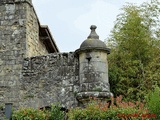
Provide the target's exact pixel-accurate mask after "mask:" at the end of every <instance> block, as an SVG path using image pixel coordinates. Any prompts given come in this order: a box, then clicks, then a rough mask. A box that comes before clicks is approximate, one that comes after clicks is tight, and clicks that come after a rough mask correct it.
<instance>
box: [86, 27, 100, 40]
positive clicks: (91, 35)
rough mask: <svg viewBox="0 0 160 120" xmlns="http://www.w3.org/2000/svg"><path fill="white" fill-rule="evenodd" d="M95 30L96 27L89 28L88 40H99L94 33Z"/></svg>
mask: <svg viewBox="0 0 160 120" xmlns="http://www.w3.org/2000/svg"><path fill="white" fill-rule="evenodd" d="M96 28H97V26H95V25H91V27H90V29H91V33H90V35H89V36H88V38H91V39H99V36H98V35H97V33H96V31H95V30H96Z"/></svg>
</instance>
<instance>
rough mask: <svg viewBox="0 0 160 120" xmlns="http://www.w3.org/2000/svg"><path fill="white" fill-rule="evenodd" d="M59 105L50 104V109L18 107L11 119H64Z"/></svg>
mask: <svg viewBox="0 0 160 120" xmlns="http://www.w3.org/2000/svg"><path fill="white" fill-rule="evenodd" d="M60 109H61V107H60V105H52V106H51V109H50V110H45V109H44V110H40V109H34V108H20V109H19V110H17V111H14V112H13V115H12V120H64V115H65V114H64V112H63V111H61V110H60Z"/></svg>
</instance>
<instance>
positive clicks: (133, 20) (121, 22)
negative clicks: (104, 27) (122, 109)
mask: <svg viewBox="0 0 160 120" xmlns="http://www.w3.org/2000/svg"><path fill="white" fill-rule="evenodd" d="M159 16H160V2H158V0H151V1H150V2H149V3H143V4H141V5H140V6H137V5H135V4H127V5H125V6H124V7H123V8H122V13H121V14H119V15H118V16H117V19H116V21H115V25H114V28H113V30H112V32H111V35H110V37H109V38H108V40H107V45H108V47H110V48H111V54H110V55H109V58H108V61H109V79H110V85H111V91H112V92H113V93H114V95H115V96H117V95H120V94H121V95H124V96H125V98H127V99H129V100H135V99H136V100H137V99H139V98H140V99H143V98H144V96H145V94H146V93H147V92H148V90H151V89H152V86H153V85H154V84H155V83H157V84H159V85H160V17H159Z"/></svg>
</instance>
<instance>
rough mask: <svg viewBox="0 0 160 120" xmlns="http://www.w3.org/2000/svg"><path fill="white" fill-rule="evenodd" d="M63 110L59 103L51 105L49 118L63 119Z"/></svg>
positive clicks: (52, 119)
mask: <svg viewBox="0 0 160 120" xmlns="http://www.w3.org/2000/svg"><path fill="white" fill-rule="evenodd" d="M64 116H65V114H64V112H63V111H61V107H60V105H52V107H51V110H50V115H49V120H64Z"/></svg>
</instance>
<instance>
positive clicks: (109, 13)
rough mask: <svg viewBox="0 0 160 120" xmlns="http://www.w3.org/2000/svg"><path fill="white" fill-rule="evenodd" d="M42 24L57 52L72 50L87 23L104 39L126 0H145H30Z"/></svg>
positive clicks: (136, 0) (132, 0) (137, 1)
mask: <svg viewBox="0 0 160 120" xmlns="http://www.w3.org/2000/svg"><path fill="white" fill-rule="evenodd" d="M32 1H33V5H34V7H35V10H36V13H37V15H38V17H39V20H40V23H41V24H42V25H48V26H49V29H50V31H51V33H52V36H53V38H54V39H55V41H56V44H57V46H58V48H59V50H60V52H70V51H75V50H76V49H78V48H79V47H80V44H81V43H82V42H83V41H84V40H85V39H86V38H87V37H88V35H89V33H90V29H89V28H90V26H91V25H96V26H97V30H96V31H97V34H98V35H99V36H100V40H102V41H104V40H105V39H106V38H107V37H108V36H109V34H110V31H111V30H112V28H113V26H114V21H115V20H116V16H117V15H118V14H119V13H120V12H121V11H120V8H122V6H123V5H125V3H126V2H130V3H135V4H138V5H139V4H141V3H142V2H146V1H148V0H32Z"/></svg>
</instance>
